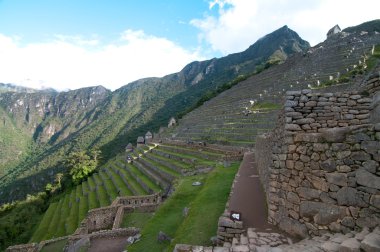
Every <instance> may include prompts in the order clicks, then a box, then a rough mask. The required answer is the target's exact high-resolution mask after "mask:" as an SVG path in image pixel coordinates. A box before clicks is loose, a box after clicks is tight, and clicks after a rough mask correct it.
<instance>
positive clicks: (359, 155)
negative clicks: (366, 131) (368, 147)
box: [351, 151, 371, 161]
mask: <svg viewBox="0 0 380 252" xmlns="http://www.w3.org/2000/svg"><path fill="white" fill-rule="evenodd" d="M351 158H352V159H353V160H357V161H367V160H371V155H369V154H368V153H365V152H364V151H353V152H352V153H351Z"/></svg>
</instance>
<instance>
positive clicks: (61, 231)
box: [53, 192, 70, 237]
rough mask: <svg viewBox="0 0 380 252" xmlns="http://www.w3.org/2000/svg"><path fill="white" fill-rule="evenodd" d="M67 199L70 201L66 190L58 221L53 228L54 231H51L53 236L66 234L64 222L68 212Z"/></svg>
mask: <svg viewBox="0 0 380 252" xmlns="http://www.w3.org/2000/svg"><path fill="white" fill-rule="evenodd" d="M69 201H70V194H69V192H68V193H66V195H65V198H64V200H63V204H62V209H61V214H60V216H59V223H58V225H57V226H56V228H55V232H54V233H53V234H54V236H55V237H60V236H65V235H66V234H67V230H66V225H65V224H66V218H67V217H68V216H69V213H70V209H69Z"/></svg>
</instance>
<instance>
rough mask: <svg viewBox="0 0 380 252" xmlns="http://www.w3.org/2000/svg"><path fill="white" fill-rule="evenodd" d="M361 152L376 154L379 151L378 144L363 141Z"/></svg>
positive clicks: (379, 144)
mask: <svg viewBox="0 0 380 252" xmlns="http://www.w3.org/2000/svg"><path fill="white" fill-rule="evenodd" d="M361 148H362V150H364V151H365V152H367V153H370V154H376V153H377V152H378V151H379V150H380V142H378V141H364V142H362V144H361Z"/></svg>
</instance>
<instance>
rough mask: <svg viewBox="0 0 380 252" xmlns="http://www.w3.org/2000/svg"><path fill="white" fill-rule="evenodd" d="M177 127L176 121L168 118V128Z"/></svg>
mask: <svg viewBox="0 0 380 252" xmlns="http://www.w3.org/2000/svg"><path fill="white" fill-rule="evenodd" d="M176 125H177V121H176V119H175V118H174V117H172V118H170V120H169V122H168V128H171V127H174V126H176Z"/></svg>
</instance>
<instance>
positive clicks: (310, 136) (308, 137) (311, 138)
mask: <svg viewBox="0 0 380 252" xmlns="http://www.w3.org/2000/svg"><path fill="white" fill-rule="evenodd" d="M322 140H323V136H322V134H321V133H298V134H297V135H295V136H294V142H296V143H297V142H307V143H318V142H321V141H322Z"/></svg>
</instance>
